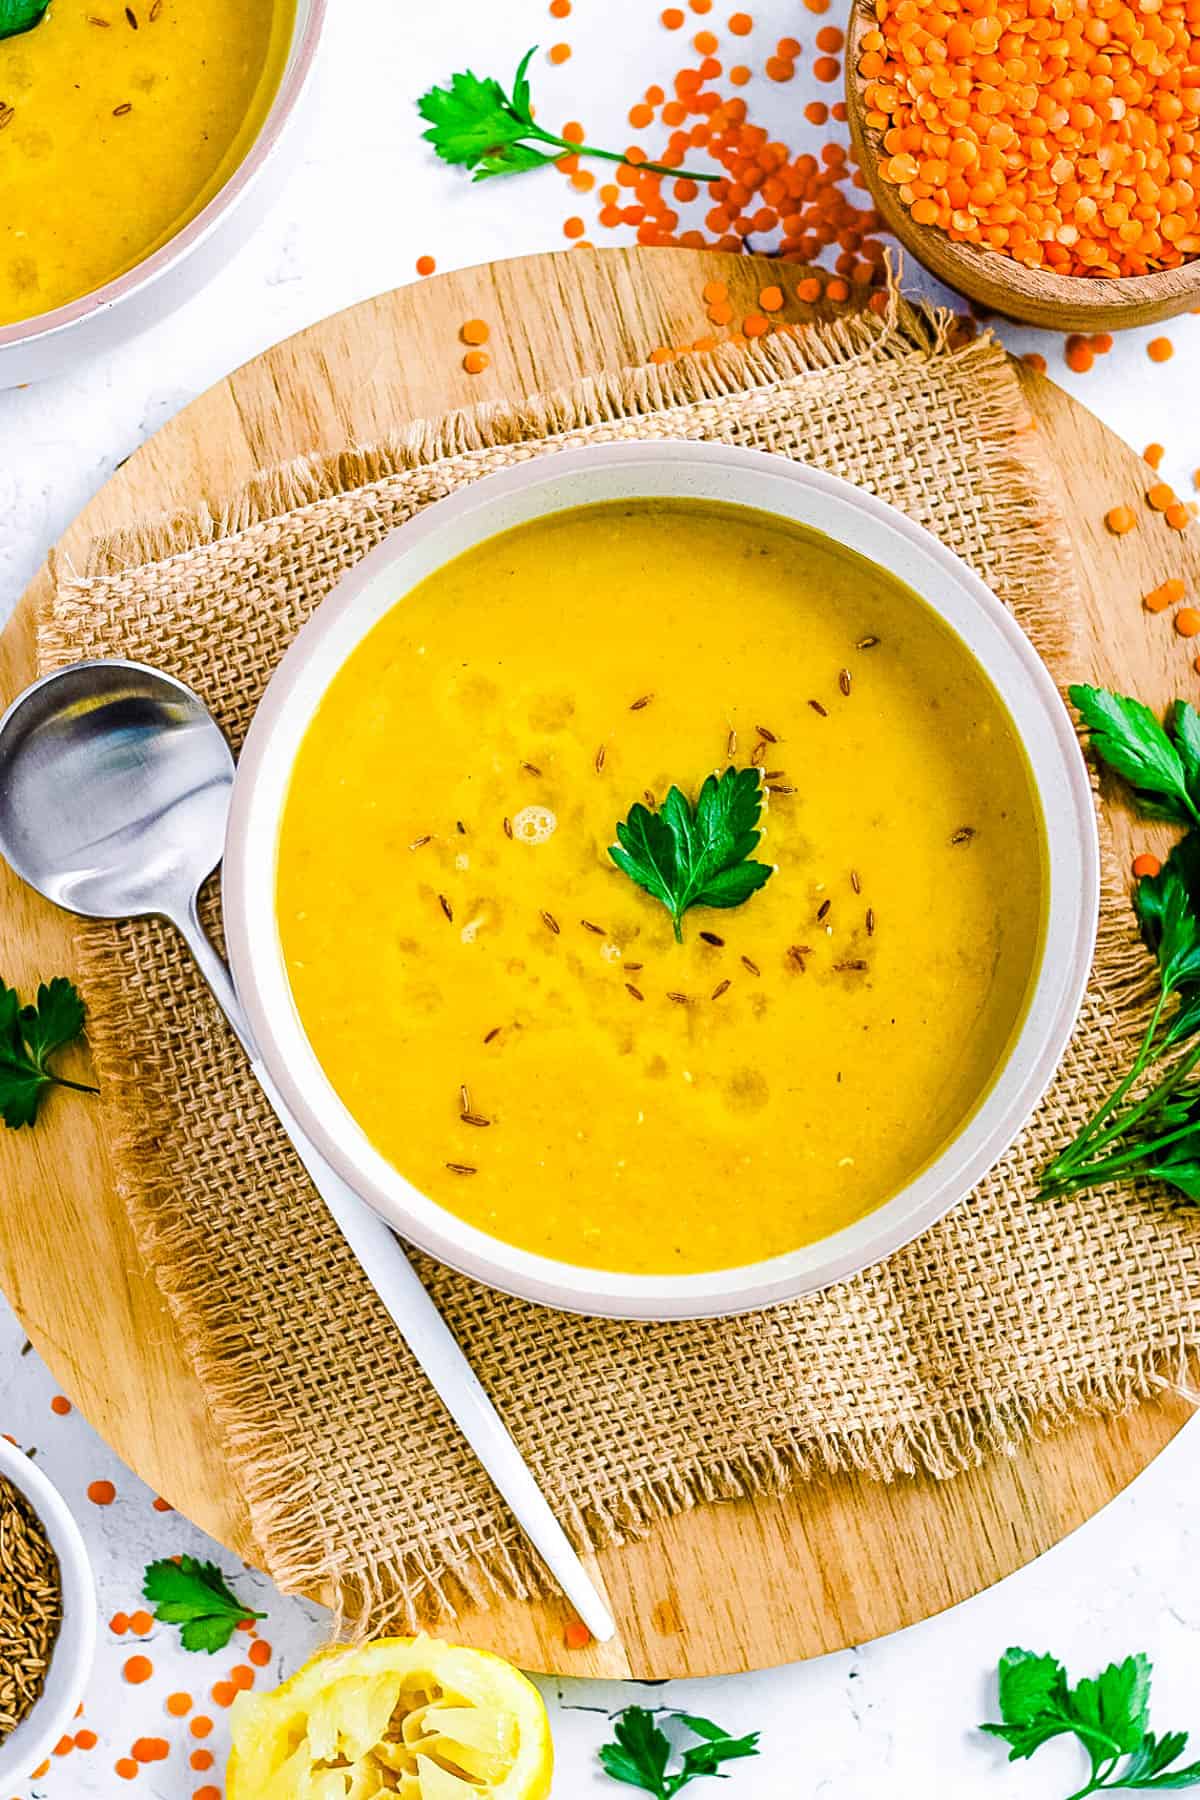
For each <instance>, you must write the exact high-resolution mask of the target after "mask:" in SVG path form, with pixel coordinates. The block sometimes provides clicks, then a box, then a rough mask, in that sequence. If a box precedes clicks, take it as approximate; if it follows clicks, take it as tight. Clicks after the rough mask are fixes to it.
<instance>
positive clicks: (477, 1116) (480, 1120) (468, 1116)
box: [458, 1112, 492, 1125]
mask: <svg viewBox="0 0 1200 1800" xmlns="http://www.w3.org/2000/svg"><path fill="white" fill-rule="evenodd" d="M458 1117H459V1121H460V1123H461V1124H463V1125H490V1124H491V1122H492V1121H491V1120H490V1119H485V1118H484V1116H483V1114H482V1113H475V1112H463V1113H459V1115H458Z"/></svg>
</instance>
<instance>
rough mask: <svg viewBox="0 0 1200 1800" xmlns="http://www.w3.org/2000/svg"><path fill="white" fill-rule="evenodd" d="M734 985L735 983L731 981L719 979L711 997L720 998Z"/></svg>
mask: <svg viewBox="0 0 1200 1800" xmlns="http://www.w3.org/2000/svg"><path fill="white" fill-rule="evenodd" d="M732 986H733V983H732V982H730V981H718V983H717V985H716V987H715V988H714V989H713V991H712V994H711V996H710V998H712V999H713V1000H719V999H720V998H721V995H722V994H724V993H727V992H728V991H729V989H730V988H731V987H732Z"/></svg>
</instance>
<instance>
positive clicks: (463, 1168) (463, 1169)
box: [446, 1163, 479, 1175]
mask: <svg viewBox="0 0 1200 1800" xmlns="http://www.w3.org/2000/svg"><path fill="white" fill-rule="evenodd" d="M446 1167H447V1168H448V1169H449V1171H450V1173H451V1174H452V1175H478V1173H479V1170H478V1169H477V1168H475V1167H474V1165H473V1164H471V1163H447V1164H446Z"/></svg>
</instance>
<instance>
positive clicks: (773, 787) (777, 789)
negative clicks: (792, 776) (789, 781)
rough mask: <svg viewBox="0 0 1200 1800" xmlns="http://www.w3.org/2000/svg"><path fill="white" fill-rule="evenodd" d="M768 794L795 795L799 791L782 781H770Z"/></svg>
mask: <svg viewBox="0 0 1200 1800" xmlns="http://www.w3.org/2000/svg"><path fill="white" fill-rule="evenodd" d="M767 792H768V794H795V793H798V792H799V790H798V789H797V788H794V787H788V786H787V785H786V784H785V783H783V782H780V781H768V783H767Z"/></svg>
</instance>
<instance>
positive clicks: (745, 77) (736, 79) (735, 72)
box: [729, 63, 750, 87]
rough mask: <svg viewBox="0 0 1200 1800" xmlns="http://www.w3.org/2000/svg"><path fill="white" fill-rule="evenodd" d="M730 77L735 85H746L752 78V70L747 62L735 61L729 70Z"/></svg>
mask: <svg viewBox="0 0 1200 1800" xmlns="http://www.w3.org/2000/svg"><path fill="white" fill-rule="evenodd" d="M729 79H730V81H732V83H733V85H734V87H745V85H746V83H747V82H748V81H749V79H750V71H749V69H748V68H747V67H746V65H745V63H734V65H733V67H732V68H731V69H730V71H729Z"/></svg>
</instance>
